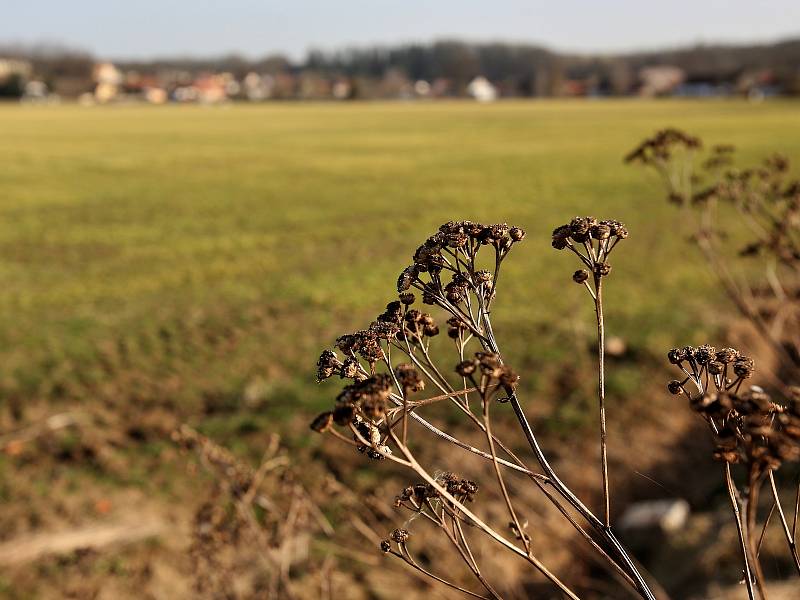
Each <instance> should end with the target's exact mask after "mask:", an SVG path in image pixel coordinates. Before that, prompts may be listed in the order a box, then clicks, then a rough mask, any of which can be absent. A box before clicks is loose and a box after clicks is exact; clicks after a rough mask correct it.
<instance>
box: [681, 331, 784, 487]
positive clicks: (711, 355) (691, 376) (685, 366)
mask: <svg viewBox="0 0 800 600" xmlns="http://www.w3.org/2000/svg"><path fill="white" fill-rule="evenodd" d="M668 358H669V361H670V362H671V363H672V364H674V365H676V366H677V367H678V368H679V369H681V371H682V372H683V373H684V374H685V375H686V376H685V377H684V378H683V379H681V380H678V379H676V380H673V381H671V382H670V383H669V384H668V389H669V391H670V392H671V393H672V394H675V395H685V396H686V397H687V398H688V399H689V405H690V406H691V408H692V410H694V411H695V412H696V413H698V414H699V415H700V416H702V417H703V418H704V419H705V421H706V422H707V423H708V424H709V427H710V429H711V433H712V435H713V436H714V440H715V442H716V447H715V450H714V458H716V459H718V460H724V461H726V462H728V463H731V464H744V465H746V466H747V467H748V468H752V469H754V471H755V473H756V474H757V475H758V476H760V475H761V474H763V473H765V472H766V471H767V470H775V469H777V468H778V467H780V465H781V463H782V462H783V461H785V460H791V461H794V460H797V459H798V457H800V437H798V436H797V435H796V432H795V431H794V430H793V429H792V427H791V424H792V423H794V420H795V419H796V416H797V415H796V414H795V413H794V411H796V409H797V408H800V407H797V406H796V403H795V402H789V403H788V404H786V405H783V404H779V403H776V402H773V400H772V398H771V397H770V396H769V395H768V394H767V393H765V392H764V391H763V390H762V389H761V388H759V387H757V386H746V385H744V383H745V381H746V380H747V379H749V378H750V377H752V375H753V372H754V363H753V360H752V359H750V358H748V357H746V356H744V355H742V354H741V353H740V352H739V351H738V350H736V349H734V348H723V349H722V350H719V351H715V350H714V348H713V347H712V346H708V345H706V346H700V347H699V348H693V347H691V346H687V347H685V348H675V349H673V350H670V351H669V354H668ZM784 422H785V423H786V424H788V425H789V429H788V430H786V429H785V427H784Z"/></svg>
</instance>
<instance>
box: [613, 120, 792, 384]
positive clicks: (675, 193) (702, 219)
mask: <svg viewBox="0 0 800 600" xmlns="http://www.w3.org/2000/svg"><path fill="white" fill-rule="evenodd" d="M701 152H702V144H701V143H700V141H699V140H698V139H697V138H695V137H693V136H691V135H689V134H686V133H684V132H680V131H677V130H666V131H665V132H659V133H657V134H656V135H655V136H653V137H652V138H650V139H647V140H645V141H644V142H643V143H642V144H641V145H640V146H639V147H638V148H636V149H635V150H634V151H633V152H631V154H630V155H629V156H628V157H627V158H626V160H627V161H628V162H633V163H640V164H643V165H645V166H647V167H648V168H651V169H653V170H655V171H656V173H658V175H659V176H660V178H661V180H662V182H663V184H664V187H665V188H666V195H667V199H668V200H669V201H670V202H673V203H676V204H679V205H681V206H682V207H683V209H684V211H685V212H684V213H682V214H683V215H684V217H685V222H686V224H687V225H688V226H689V227H691V228H692V237H691V239H692V240H693V242H694V243H695V244H696V245H697V247H698V249H699V250H700V251H701V252H702V254H703V257H704V258H705V260H706V261H707V262H708V263H709V264H710V265H711V267H712V269H713V271H714V273H715V275H716V277H717V279H718V280H719V282H720V284H721V285H722V289H723V290H724V291H725V292H726V294H727V295H728V296H729V297H730V299H731V300H732V301H733V304H734V306H735V307H736V309H737V310H739V312H741V314H742V315H743V316H744V317H746V318H747V319H749V320H750V321H751V322H752V323H753V325H754V326H755V328H756V330H757V331H758V332H759V333H760V334H761V335H762V336H763V337H764V339H765V340H766V341H767V342H768V343H769V344H770V345H771V346H772V348H773V350H774V353H775V355H776V358H777V359H778V360H779V361H780V362H781V368H782V371H784V372H787V373H789V374H790V377H789V379H794V380H796V379H798V378H799V377H800V339H799V338H798V337H797V336H795V335H792V334H791V332H794V331H798V330H800V180H798V179H796V178H792V177H791V175H790V164H789V160H788V159H787V158H786V157H785V156H782V155H779V154H774V155H772V156H769V157H767V158H766V159H765V160H763V161H762V162H761V163H760V164H758V165H755V166H751V167H745V168H741V167H737V166H736V165H735V162H736V161H735V158H736V157H735V148H734V147H733V146H730V145H716V146H712V147H711V148H710V150H708V151H707V152H706V153H705V158H704V159H701V158H702V155H701ZM743 238H744V239H745V240H746V241H745V242H744V243H741V242H740V241H738V240H741V239H743ZM730 240H736V241H735V242H734V243H732V242H731V241H730ZM754 267H759V268H754Z"/></svg>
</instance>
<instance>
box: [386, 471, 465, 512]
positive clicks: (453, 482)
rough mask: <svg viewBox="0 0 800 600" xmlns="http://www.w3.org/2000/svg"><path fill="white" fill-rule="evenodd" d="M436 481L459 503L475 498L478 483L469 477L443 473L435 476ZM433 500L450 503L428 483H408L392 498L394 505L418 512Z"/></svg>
mask: <svg viewBox="0 0 800 600" xmlns="http://www.w3.org/2000/svg"><path fill="white" fill-rule="evenodd" d="M437 482H438V483H439V484H440V485H441V486H442V487H444V488H445V489H446V490H447V493H448V494H450V495H451V496H453V497H454V498H455V499H456V500H458V501H459V502H461V503H464V502H472V501H473V500H475V494H477V493H478V484H477V483H475V482H474V481H471V480H469V479H464V478H463V477H461V476H459V475H457V474H456V473H451V472H447V473H443V474H441V475H439V476H438V477H437ZM433 500H437V501H438V500H441V501H444V502H446V503H448V505H449V504H452V503H450V501H449V500H446V499H445V498H443V497H442V495H441V494H440V493H439V490H437V489H436V488H435V487H433V486H432V485H431V484H429V483H417V484H414V485H409V486H408V487H406V488H404V489H403V491H402V492H400V494H399V495H398V496H396V497H395V499H394V505H395V506H396V507H398V508H399V507H404V508H407V509H409V510H412V511H415V512H419V511H421V510H423V509H425V508H426V507H429V506H430V502H431V501H433Z"/></svg>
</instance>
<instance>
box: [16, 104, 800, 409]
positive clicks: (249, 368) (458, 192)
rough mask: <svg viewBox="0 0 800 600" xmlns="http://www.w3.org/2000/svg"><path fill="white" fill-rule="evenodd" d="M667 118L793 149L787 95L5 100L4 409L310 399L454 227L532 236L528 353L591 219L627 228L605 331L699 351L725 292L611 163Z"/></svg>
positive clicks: (743, 141) (518, 317)
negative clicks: (35, 404) (440, 234)
mask: <svg viewBox="0 0 800 600" xmlns="http://www.w3.org/2000/svg"><path fill="white" fill-rule="evenodd" d="M667 125H673V126H678V127H682V128H686V129H687V130H689V131H691V132H694V133H696V134H699V135H701V136H703V137H704V138H705V139H706V140H707V141H709V142H711V143H716V142H730V143H734V144H736V145H737V146H738V147H739V148H740V149H741V152H742V154H743V156H744V157H746V158H759V157H761V156H763V155H765V154H766V153H768V152H770V151H782V152H784V153H786V154H788V155H789V156H790V157H798V156H800V105H798V104H796V103H790V102H766V103H763V104H758V105H752V104H747V103H744V102H740V101H707V102H689V101H659V102H640V101H633V100H627V101H597V102H578V101H575V102H563V101H562V102H555V101H553V102H508V103H498V104H494V105H489V106H482V105H476V104H471V103H437V104H424V103H420V104H402V103H396V104H291V105H289V104H283V105H276V104H272V105H262V106H231V107H219V108H202V107H163V108H151V107H123V106H120V107H105V108H89V109H87V108H80V107H77V106H64V107H56V108H35V107H18V106H2V107H0V164H2V170H0V211H2V218H1V219H0V257H1V258H2V260H0V279H1V280H2V286H0V395H2V396H3V397H4V398H5V399H6V400H9V399H10V400H15V401H16V402H17V403H18V404H19V403H21V404H25V403H28V402H31V401H35V400H37V399H45V400H50V399H59V398H64V399H81V398H84V397H87V395H91V396H100V397H105V398H113V399H115V400H124V401H143V402H148V401H149V402H155V403H158V402H161V401H163V400H164V399H167V400H169V401H174V402H176V403H178V405H180V406H183V407H184V408H185V411H186V413H187V414H192V413H194V412H199V411H205V412H206V413H213V412H215V411H216V410H217V409H232V410H236V409H237V407H239V406H240V405H241V404H242V403H243V402H246V401H247V398H250V397H257V398H261V399H262V400H265V405H266V406H271V407H273V408H275V409H276V410H277V409H284V408H286V407H289V406H293V405H294V404H295V403H297V402H306V403H309V404H310V403H313V402H316V401H317V400H318V399H320V398H321V393H322V392H321V391H320V390H319V388H317V387H316V386H314V384H313V379H312V377H313V374H312V372H313V363H314V360H315V357H316V355H317V353H318V351H319V349H320V347H321V346H322V345H323V344H325V343H326V342H328V341H330V340H332V339H333V337H334V336H335V335H336V334H337V333H339V332H341V331H343V330H347V329H353V328H357V327H360V326H363V325H365V324H366V322H368V319H370V318H371V317H372V316H373V315H374V314H377V312H379V311H380V309H382V307H383V304H384V303H385V302H386V301H387V300H389V299H391V296H392V294H393V287H394V281H395V277H396V274H397V273H398V272H399V270H400V269H401V268H402V267H404V266H405V265H406V264H407V262H408V261H409V259H410V255H411V253H412V252H413V250H414V248H415V247H416V246H417V245H418V243H419V242H420V241H421V240H422V239H424V237H426V236H427V235H428V233H429V232H431V231H432V230H433V229H434V228H435V227H436V226H437V225H438V224H439V223H440V222H442V221H444V220H448V219H451V218H471V219H476V220H487V221H498V220H502V221H508V222H512V223H514V224H518V225H520V226H523V227H524V228H526V229H527V230H528V232H529V237H528V238H527V239H526V242H525V243H524V244H523V245H522V246H520V248H519V249H518V250H516V251H515V256H514V257H512V259H511V262H510V263H509V264H508V267H507V271H506V275H505V277H506V279H505V281H504V282H503V286H504V290H503V291H502V292H501V293H504V294H505V295H506V299H505V300H504V301H500V302H498V307H497V312H498V316H497V320H498V323H499V328H500V330H501V331H500V335H504V336H505V337H506V338H507V339H508V344H507V346H508V347H509V348H510V349H511V350H512V355H515V356H517V357H518V360H519V361H520V362H521V363H524V364H527V363H529V362H531V361H536V360H538V359H542V358H546V357H548V356H551V355H552V353H553V349H552V348H550V347H549V344H545V343H544V342H543V339H544V338H540V337H539V335H538V334H537V332H538V331H540V328H541V327H542V326H543V325H547V324H556V326H560V324H562V323H563V324H566V323H567V322H568V321H567V320H568V319H569V318H570V317H571V316H572V315H573V314H574V313H575V310H576V309H580V310H583V309H584V308H586V306H585V304H586V303H585V302H584V300H585V299H584V298H582V297H581V295H580V294H578V290H577V289H574V286H572V284H571V283H570V282H569V275H570V274H571V272H572V270H574V268H575V265H574V264H573V262H572V261H571V260H569V259H568V258H567V257H566V256H564V255H560V254H558V253H556V252H555V251H552V250H551V249H550V248H549V238H548V236H549V232H550V231H551V230H552V228H553V227H554V226H555V225H558V224H560V223H562V222H564V221H566V220H568V219H569V218H570V217H572V216H574V215H575V214H577V213H587V214H594V215H596V216H598V217H605V218H617V219H620V220H623V221H625V222H626V223H627V224H628V225H629V229H630V230H631V232H632V236H631V238H630V239H629V240H628V241H627V242H626V244H625V245H626V246H627V247H626V248H625V250H624V251H620V252H618V253H617V254H616V261H615V268H616V273H615V274H616V277H614V279H613V281H612V282H611V284H610V286H609V287H608V288H607V296H608V297H607V302H608V305H609V308H608V312H609V323H610V328H611V331H612V333H620V334H622V335H624V336H625V337H626V339H628V340H629V341H630V343H631V344H632V345H635V346H636V347H639V348H642V349H646V350H647V351H652V352H660V351H661V350H662V349H663V348H666V347H668V346H669V345H671V344H672V343H677V342H682V341H684V340H687V338H691V339H689V340H688V341H693V342H697V341H699V340H698V339H697V337H698V336H700V333H699V332H698V328H700V329H707V328H709V327H713V326H715V325H716V323H715V322H714V321H708V320H707V319H706V316H707V315H708V311H707V308H708V306H709V305H710V304H711V303H713V302H715V301H717V300H718V299H719V297H720V296H719V294H718V293H717V292H716V291H715V290H714V289H713V286H712V284H711V281H710V280H709V279H708V278H707V276H706V272H705V268H704V267H703V266H702V264H701V263H700V262H699V260H698V259H697V257H696V256H695V255H694V254H693V253H692V252H691V251H689V250H688V246H687V245H686V244H685V241H684V237H685V236H684V232H683V230H682V228H681V225H680V221H679V219H678V215H677V212H676V211H674V210H673V209H672V208H671V207H669V206H668V205H667V204H666V203H665V202H664V201H663V200H662V199H661V191H660V187H659V186H658V184H657V182H656V180H655V178H654V177H650V178H649V179H648V177H647V176H646V174H645V173H644V172H643V171H642V170H641V169H639V168H632V167H627V166H625V165H623V164H622V160H621V158H622V156H623V155H624V153H625V152H626V151H627V150H628V149H629V148H631V147H632V146H633V145H635V144H636V143H637V142H638V141H639V140H640V139H641V138H642V137H644V136H645V135H648V134H650V133H651V132H652V131H653V130H655V129H656V128H659V127H663V126H667ZM512 324H513V327H511V325H512ZM565 326H566V325H565ZM328 393H329V391H328ZM309 410H310V409H309Z"/></svg>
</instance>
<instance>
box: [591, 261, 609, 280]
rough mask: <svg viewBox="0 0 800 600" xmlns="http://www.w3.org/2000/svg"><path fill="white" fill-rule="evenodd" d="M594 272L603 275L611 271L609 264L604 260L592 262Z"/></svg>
mask: <svg viewBox="0 0 800 600" xmlns="http://www.w3.org/2000/svg"><path fill="white" fill-rule="evenodd" d="M594 273H595V275H597V276H598V277H605V276H606V275H608V274H609V273H611V265H610V264H608V263H605V262H602V263H595V264H594Z"/></svg>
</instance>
